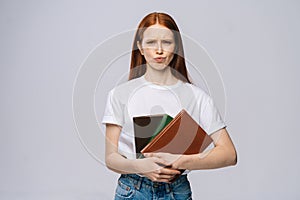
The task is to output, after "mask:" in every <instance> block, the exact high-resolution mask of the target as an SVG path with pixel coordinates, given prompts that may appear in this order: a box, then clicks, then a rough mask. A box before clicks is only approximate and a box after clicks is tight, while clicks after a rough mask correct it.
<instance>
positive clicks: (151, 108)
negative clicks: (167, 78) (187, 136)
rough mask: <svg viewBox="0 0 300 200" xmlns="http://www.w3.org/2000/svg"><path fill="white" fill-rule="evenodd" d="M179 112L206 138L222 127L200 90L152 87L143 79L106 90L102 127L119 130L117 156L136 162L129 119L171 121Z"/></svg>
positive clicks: (209, 100)
mask: <svg viewBox="0 0 300 200" xmlns="http://www.w3.org/2000/svg"><path fill="white" fill-rule="evenodd" d="M182 109H185V110H186V111H187V112H188V113H189V114H190V115H191V116H192V118H193V119H194V120H195V121H196V122H197V123H198V124H199V125H200V126H201V127H202V128H203V129H204V130H205V131H206V132H207V133H208V134H212V133H213V132H215V131H217V130H219V129H221V128H224V127H226V125H225V123H224V122H223V120H222V118H221V116H220V114H219V112H218V110H217V108H216V106H215V105H214V102H213V100H212V98H211V97H210V96H209V95H208V94H207V93H206V92H205V91H203V90H202V89H201V88H199V87H196V86H195V85H192V84H190V83H185V82H183V81H181V80H178V81H177V83H176V84H174V85H170V86H161V85H156V84H154V83H151V82H148V81H147V80H146V79H145V77H144V75H143V76H141V77H139V78H136V79H132V80H129V81H127V82H125V83H122V84H120V85H118V86H116V87H115V88H113V89H112V90H110V92H109V94H108V98H107V104H106V108H105V112H104V116H103V119H102V124H106V123H110V124H117V125H120V126H122V131H121V134H120V138H119V143H118V150H119V153H120V154H122V155H124V156H126V157H127V158H128V159H136V154H135V152H136V151H135V140H134V128H133V117H135V116H145V115H154V114H168V115H170V116H171V117H173V118H174V117H175V116H176V115H177V114H178V113H179V112H180V111H181V110H182Z"/></svg>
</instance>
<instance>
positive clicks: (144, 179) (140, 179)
mask: <svg viewBox="0 0 300 200" xmlns="http://www.w3.org/2000/svg"><path fill="white" fill-rule="evenodd" d="M121 177H122V178H129V179H131V180H132V181H133V182H134V184H135V185H136V187H138V189H139V188H140V185H141V184H142V183H143V184H146V185H148V186H151V187H160V186H165V187H166V186H167V187H168V186H169V187H175V186H176V185H179V184H181V183H183V182H185V181H187V175H186V174H185V175H181V176H179V177H178V178H177V179H176V180H175V181H174V182H172V183H165V182H154V181H152V180H150V179H148V178H147V177H142V176H139V175H137V174H121Z"/></svg>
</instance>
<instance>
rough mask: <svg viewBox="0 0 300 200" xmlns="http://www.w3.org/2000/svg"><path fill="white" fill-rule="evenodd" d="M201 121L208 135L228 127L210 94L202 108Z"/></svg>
mask: <svg viewBox="0 0 300 200" xmlns="http://www.w3.org/2000/svg"><path fill="white" fill-rule="evenodd" d="M200 121H201V122H202V125H203V129H204V130H205V131H206V132H207V134H208V135H210V134H212V133H214V132H216V131H218V130H220V129H222V128H225V127H226V124H225V122H224V121H223V119H222V117H221V115H220V113H219V111H218V109H217V107H216V105H215V103H214V102H213V99H212V98H211V97H210V96H207V102H206V105H205V106H204V108H203V110H202V113H201V116H200Z"/></svg>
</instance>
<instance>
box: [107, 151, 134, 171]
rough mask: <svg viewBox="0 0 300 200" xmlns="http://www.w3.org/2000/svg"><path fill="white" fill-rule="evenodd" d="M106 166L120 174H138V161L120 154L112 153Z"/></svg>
mask: <svg viewBox="0 0 300 200" xmlns="http://www.w3.org/2000/svg"><path fill="white" fill-rule="evenodd" d="M105 162H106V166H107V168H109V169H110V170H112V171H114V172H116V173H119V174H134V173H138V170H137V168H136V162H137V161H136V160H129V159H127V158H124V157H123V156H121V155H120V154H119V153H111V154H109V155H108V156H107V157H106V159H105Z"/></svg>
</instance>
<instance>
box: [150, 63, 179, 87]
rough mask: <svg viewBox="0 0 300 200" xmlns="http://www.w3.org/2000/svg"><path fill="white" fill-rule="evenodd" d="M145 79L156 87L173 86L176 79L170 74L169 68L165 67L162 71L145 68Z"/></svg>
mask: <svg viewBox="0 0 300 200" xmlns="http://www.w3.org/2000/svg"><path fill="white" fill-rule="evenodd" d="M144 77H145V79H146V80H147V81H149V82H152V83H154V84H157V85H174V84H176V83H177V81H178V79H177V78H176V77H174V76H173V74H172V73H171V68H170V67H167V68H166V69H164V70H153V69H151V68H150V67H147V70H146V73H145V76H144Z"/></svg>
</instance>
